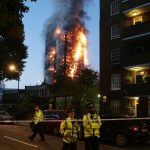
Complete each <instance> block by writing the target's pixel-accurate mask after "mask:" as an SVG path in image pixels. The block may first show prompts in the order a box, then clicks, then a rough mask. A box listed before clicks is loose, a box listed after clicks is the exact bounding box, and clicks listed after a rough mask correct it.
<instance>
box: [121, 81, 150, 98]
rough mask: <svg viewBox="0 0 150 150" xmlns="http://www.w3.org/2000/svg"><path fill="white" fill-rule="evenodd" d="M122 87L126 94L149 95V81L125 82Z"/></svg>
mask: <svg viewBox="0 0 150 150" xmlns="http://www.w3.org/2000/svg"><path fill="white" fill-rule="evenodd" d="M124 88H125V90H126V92H127V93H126V94H127V96H137V95H140V96H142V95H150V83H141V84H127V85H125V86H124Z"/></svg>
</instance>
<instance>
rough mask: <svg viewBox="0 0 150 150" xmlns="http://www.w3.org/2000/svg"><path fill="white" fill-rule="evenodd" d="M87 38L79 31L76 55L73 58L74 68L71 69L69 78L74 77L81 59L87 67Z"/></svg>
mask: <svg viewBox="0 0 150 150" xmlns="http://www.w3.org/2000/svg"><path fill="white" fill-rule="evenodd" d="M86 48H87V38H86V36H85V34H84V33H83V31H78V32H77V43H76V45H75V48H74V54H73V58H74V62H73V67H71V70H70V72H69V74H68V75H69V76H70V77H72V78H73V77H74V75H75V73H76V71H77V68H78V65H79V63H80V62H79V61H80V59H81V60H82V61H83V64H84V65H86V64H87V56H86V55H87V54H86V53H87V52H86V51H87V49H86Z"/></svg>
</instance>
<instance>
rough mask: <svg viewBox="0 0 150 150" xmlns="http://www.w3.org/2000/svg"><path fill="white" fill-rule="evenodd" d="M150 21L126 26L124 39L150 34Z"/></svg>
mask: <svg viewBox="0 0 150 150" xmlns="http://www.w3.org/2000/svg"><path fill="white" fill-rule="evenodd" d="M149 27H150V21H148V22H143V23H140V24H137V25H133V26H130V27H126V28H124V29H123V40H124V41H126V40H131V39H134V38H138V37H143V36H150V30H149Z"/></svg>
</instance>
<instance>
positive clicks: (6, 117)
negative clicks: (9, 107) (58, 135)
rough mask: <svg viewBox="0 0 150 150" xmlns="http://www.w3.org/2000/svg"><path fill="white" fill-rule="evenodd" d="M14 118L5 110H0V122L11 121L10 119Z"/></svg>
mask: <svg viewBox="0 0 150 150" xmlns="http://www.w3.org/2000/svg"><path fill="white" fill-rule="evenodd" d="M13 120H14V117H13V116H11V115H10V114H9V113H7V112H6V111H0V121H1V123H13V122H11V121H13Z"/></svg>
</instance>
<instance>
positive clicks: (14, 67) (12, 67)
mask: <svg viewBox="0 0 150 150" xmlns="http://www.w3.org/2000/svg"><path fill="white" fill-rule="evenodd" d="M9 70H10V71H12V72H16V73H17V74H18V79H17V81H18V89H17V90H18V99H17V111H18V108H19V106H18V105H19V100H20V93H19V81H20V73H19V71H18V70H16V66H15V65H13V64H11V65H10V66H9Z"/></svg>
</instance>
